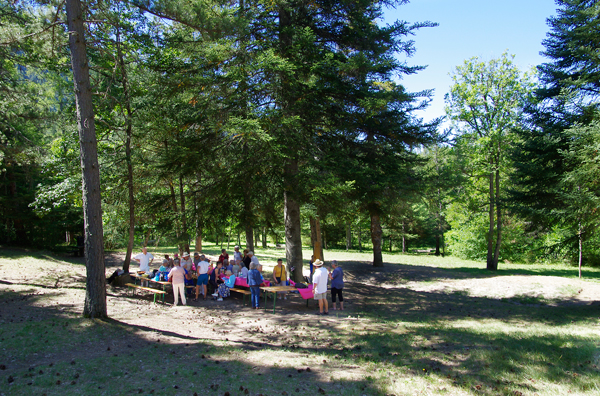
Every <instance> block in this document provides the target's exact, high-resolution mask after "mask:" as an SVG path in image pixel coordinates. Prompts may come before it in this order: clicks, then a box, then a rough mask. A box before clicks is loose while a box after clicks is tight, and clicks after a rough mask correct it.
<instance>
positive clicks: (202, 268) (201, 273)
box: [194, 254, 208, 301]
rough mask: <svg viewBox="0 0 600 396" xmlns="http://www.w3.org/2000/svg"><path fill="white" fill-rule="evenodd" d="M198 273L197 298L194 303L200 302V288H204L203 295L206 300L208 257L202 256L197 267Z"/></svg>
mask: <svg viewBox="0 0 600 396" xmlns="http://www.w3.org/2000/svg"><path fill="white" fill-rule="evenodd" d="M196 271H198V280H197V281H196V298H195V299H194V301H198V294H199V292H200V287H202V295H203V296H204V299H205V300H206V285H208V261H206V256H204V255H203V254H202V255H200V262H199V263H198V265H197V266H196Z"/></svg>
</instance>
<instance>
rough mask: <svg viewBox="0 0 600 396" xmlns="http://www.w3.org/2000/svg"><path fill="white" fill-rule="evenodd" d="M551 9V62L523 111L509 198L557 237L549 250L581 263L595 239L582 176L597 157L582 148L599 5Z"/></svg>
mask: <svg viewBox="0 0 600 396" xmlns="http://www.w3.org/2000/svg"><path fill="white" fill-rule="evenodd" d="M556 3H557V5H558V6H559V9H558V10H557V15H556V16H553V17H550V18H549V19H548V24H549V26H550V32H549V33H548V34H547V38H546V39H545V40H544V41H543V44H544V46H545V48H546V49H545V51H544V52H543V55H545V56H546V57H547V58H548V62H546V63H543V64H542V65H540V66H538V70H539V76H540V77H539V79H540V84H541V86H540V89H538V91H537V92H536V98H535V99H536V100H535V101H532V103H531V104H530V106H528V108H527V115H528V118H527V121H528V122H527V124H525V125H523V127H522V128H520V129H519V130H518V135H519V141H518V145H517V146H516V148H515V151H514V155H513V157H514V158H515V162H516V171H515V173H514V176H513V184H514V185H515V189H514V193H513V196H514V198H515V200H516V201H518V202H519V204H520V206H519V207H518V209H519V210H520V211H521V213H523V214H524V215H526V216H527V218H528V219H530V220H531V221H532V223H533V224H535V225H536V226H538V227H541V228H542V229H543V230H545V232H547V233H548V235H560V236H561V237H560V238H557V239H554V241H555V242H554V243H553V244H552V245H551V246H549V249H550V251H559V250H563V249H564V247H565V246H569V247H570V251H571V252H572V253H574V252H576V251H577V250H579V257H580V259H579V262H580V264H581V258H582V253H581V242H582V239H585V237H586V235H587V236H588V237H590V238H591V237H592V231H593V229H594V228H593V227H591V224H592V223H593V219H594V218H595V216H594V213H595V209H594V208H593V207H592V206H590V205H591V202H592V201H593V196H594V194H595V193H594V191H595V188H594V186H593V185H592V184H590V183H589V179H586V176H585V175H586V174H590V168H589V166H587V165H586V164H589V163H591V162H593V161H594V158H595V155H596V154H595V153H594V152H593V151H590V150H588V149H587V147H585V145H584V144H583V143H584V142H588V143H590V144H592V143H593V139H594V136H595V131H596V122H597V120H598V115H599V114H598V100H597V99H598V95H599V93H600V83H599V81H600V80H599V73H600V71H599V70H600V68H599V66H600V59H599V58H598V51H597V49H598V47H599V41H598V40H599V38H598V34H597V32H598V28H599V23H600V22H599V19H598V15H599V13H600V4H599V3H598V2H596V1H591V0H558V1H557V2H556ZM588 135H589V136H588ZM560 228H562V230H561V231H557V229H560ZM573 255H574V254H573Z"/></svg>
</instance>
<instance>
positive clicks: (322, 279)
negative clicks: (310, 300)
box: [312, 259, 329, 315]
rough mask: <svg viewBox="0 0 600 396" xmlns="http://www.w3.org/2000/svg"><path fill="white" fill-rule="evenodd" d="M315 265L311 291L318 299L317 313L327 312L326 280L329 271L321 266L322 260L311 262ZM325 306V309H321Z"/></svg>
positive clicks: (323, 313) (325, 313)
mask: <svg viewBox="0 0 600 396" xmlns="http://www.w3.org/2000/svg"><path fill="white" fill-rule="evenodd" d="M313 266H314V267H315V274H314V275H313V280H312V282H313V293H314V295H315V300H317V301H319V313H318V315H327V314H329V303H328V302H327V280H328V278H329V271H327V269H326V268H323V262H322V261H321V260H319V259H316V260H315V262H314V263H313ZM323 308H325V310H323Z"/></svg>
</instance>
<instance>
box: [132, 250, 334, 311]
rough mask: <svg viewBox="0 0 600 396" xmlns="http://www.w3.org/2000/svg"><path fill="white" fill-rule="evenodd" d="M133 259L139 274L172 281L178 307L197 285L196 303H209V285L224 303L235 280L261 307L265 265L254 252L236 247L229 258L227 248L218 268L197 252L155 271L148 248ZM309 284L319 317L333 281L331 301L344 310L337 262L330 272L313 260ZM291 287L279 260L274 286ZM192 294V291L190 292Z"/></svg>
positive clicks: (168, 259) (169, 261) (326, 307)
mask: <svg viewBox="0 0 600 396" xmlns="http://www.w3.org/2000/svg"><path fill="white" fill-rule="evenodd" d="M132 259H133V260H135V261H137V262H138V263H139V264H140V272H144V273H146V274H148V276H149V277H152V278H154V279H155V280H162V281H169V282H172V284H173V295H174V300H175V301H174V305H173V306H177V305H178V304H179V298H180V297H181V302H182V304H183V305H186V304H187V300H186V294H187V293H186V286H195V287H191V288H190V289H194V288H195V292H196V293H195V298H193V301H198V299H199V297H200V295H202V296H203V299H204V300H206V298H207V295H208V287H209V286H210V287H211V289H212V291H213V294H212V296H213V297H214V298H216V299H217V300H219V301H223V298H224V297H228V296H229V289H231V288H233V287H234V285H235V279H236V277H242V278H243V279H246V280H247V283H248V286H249V289H250V293H251V299H250V300H251V303H252V308H254V309H258V308H259V300H260V299H259V296H260V286H262V285H264V281H265V279H264V277H263V275H262V265H260V262H259V261H258V258H257V257H256V256H255V255H254V252H252V251H249V250H248V249H246V250H244V251H243V254H242V252H240V248H239V246H235V248H234V253H233V258H232V259H230V258H229V254H228V253H227V251H226V250H225V249H222V250H221V255H220V256H219V258H218V260H217V263H216V265H215V266H213V265H212V263H211V260H210V258H207V257H206V256H205V255H204V254H200V253H194V256H193V259H192V258H191V256H190V253H189V252H185V253H183V254H182V256H181V258H179V254H178V253H175V255H174V257H173V258H171V257H169V255H168V254H166V255H165V257H164V259H163V261H162V265H161V266H160V268H159V269H158V270H152V269H151V268H150V264H152V262H153V261H154V256H153V255H152V254H151V253H148V250H147V248H146V247H144V248H143V250H142V253H139V254H137V255H135V256H133V257H132ZM309 280H310V282H311V283H312V285H313V293H314V298H315V300H317V301H318V302H319V313H318V314H319V315H327V314H328V313H329V303H328V301H327V285H328V281H329V280H331V302H332V304H333V309H334V310H337V309H338V307H337V300H339V303H340V307H339V309H340V310H343V309H344V298H343V296H342V289H343V288H344V273H343V271H342V268H341V267H340V266H339V265H338V263H337V261H336V260H333V261H332V262H331V270H329V269H327V268H325V267H324V263H323V262H322V261H321V260H318V259H317V260H313V259H312V258H311V260H310V279H309ZM287 284H288V274H287V272H286V269H285V266H284V265H283V259H278V260H277V265H276V266H275V267H274V268H273V274H272V280H271V285H272V286H285V285H287ZM190 292H191V291H190ZM278 294H279V296H278V298H280V299H281V298H284V299H287V297H286V295H285V292H283V293H278Z"/></svg>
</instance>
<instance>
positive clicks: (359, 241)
mask: <svg viewBox="0 0 600 396" xmlns="http://www.w3.org/2000/svg"><path fill="white" fill-rule="evenodd" d="M358 251H359V252H361V253H362V232H361V229H360V225H359V226H358Z"/></svg>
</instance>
